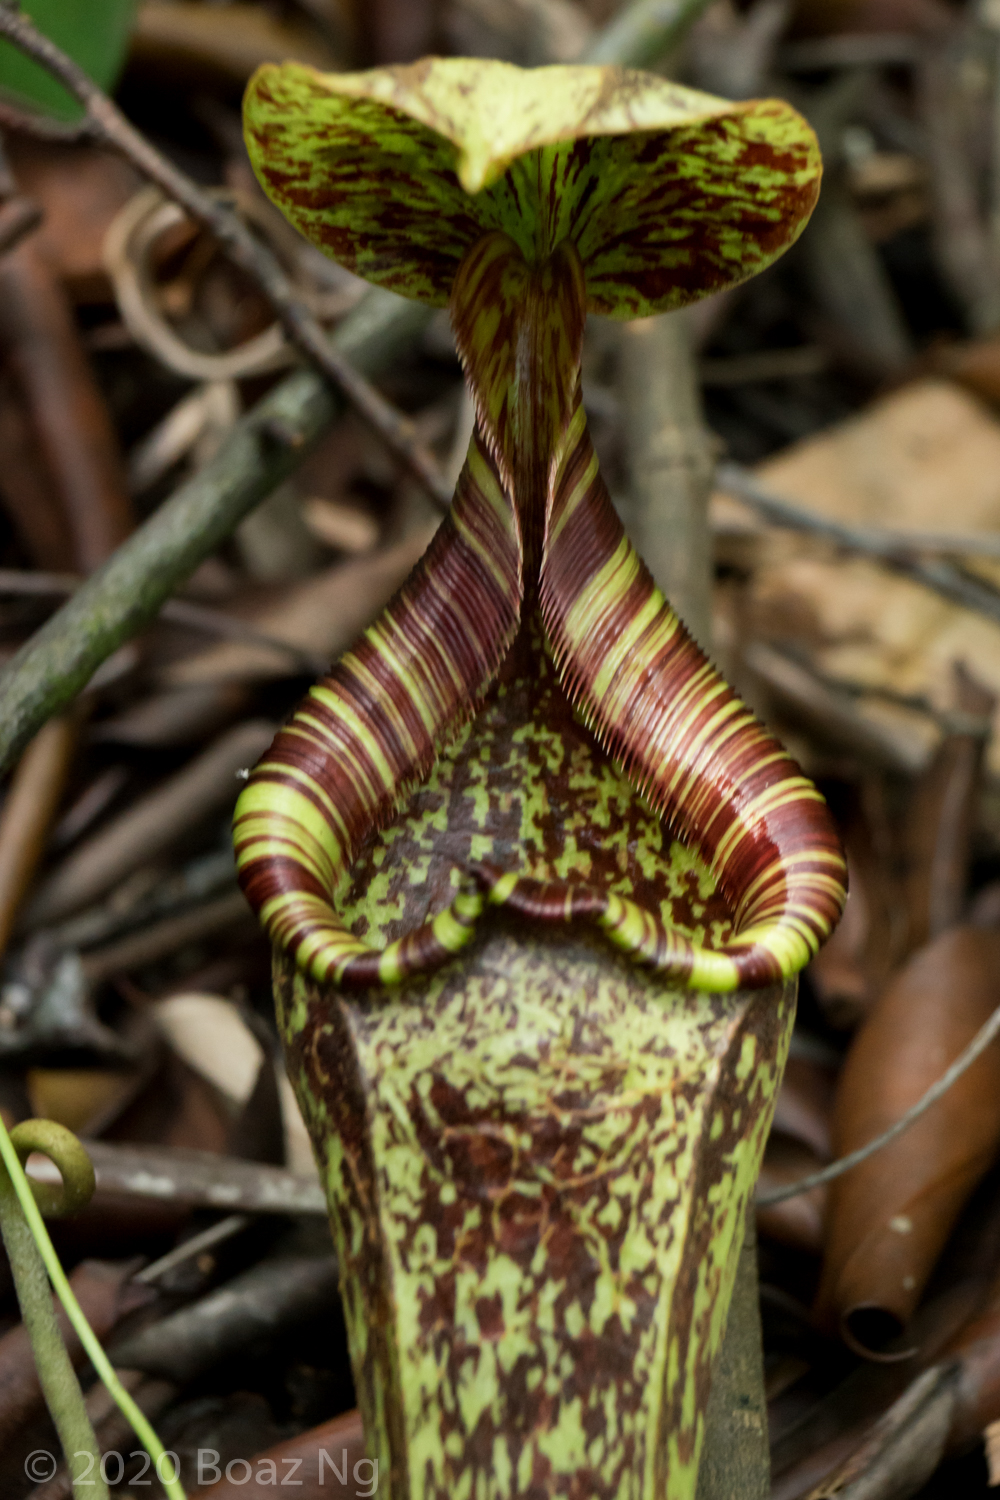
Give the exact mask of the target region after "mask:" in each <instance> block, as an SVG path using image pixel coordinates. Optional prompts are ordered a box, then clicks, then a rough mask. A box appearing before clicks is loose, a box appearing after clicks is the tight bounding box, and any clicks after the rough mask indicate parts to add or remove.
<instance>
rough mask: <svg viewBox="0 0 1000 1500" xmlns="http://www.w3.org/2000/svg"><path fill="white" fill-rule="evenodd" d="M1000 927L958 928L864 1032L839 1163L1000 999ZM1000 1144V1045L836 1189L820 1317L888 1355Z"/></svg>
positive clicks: (869, 1349)
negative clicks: (992, 930)
mask: <svg viewBox="0 0 1000 1500" xmlns="http://www.w3.org/2000/svg"><path fill="white" fill-rule="evenodd" d="M998 973H1000V933H997V932H990V931H984V930H983V929H977V928H972V927H957V928H953V929H951V930H950V931H948V932H946V933H944V934H942V936H941V937H939V938H937V939H936V940H935V941H934V942H933V943H932V944H930V945H929V946H928V947H927V948H924V949H922V950H921V951H920V952H919V953H918V954H916V956H915V957H914V958H912V959H911V960H910V962H909V963H908V964H907V965H906V966H905V968H903V969H902V970H901V971H900V972H899V974H897V975H896V977H895V978H894V979H893V980H892V982H891V983H890V984H889V986H888V988H887V989H886V990H885V991H884V993H883V994H882V996H881V997H880V999H879V1001H878V1003H877V1004H876V1006H875V1007H874V1009H873V1011H872V1013H871V1016H870V1017H869V1019H868V1021H867V1022H866V1023H865V1025H864V1027H863V1028H862V1030H861V1031H860V1032H859V1034H858V1036H857V1037H856V1038H855V1041H854V1044H853V1046H852V1048H851V1051H850V1052H849V1054H848V1057H847V1061H846V1062H845V1064H844V1069H843V1072H842V1074H841V1079H840V1085H839V1091H838V1098H837V1105H836V1111H835V1116H834V1136H833V1144H834V1149H835V1152H836V1154H837V1155H838V1156H841V1155H846V1153H848V1152H849V1151H853V1150H854V1149H855V1148H857V1147H859V1146H862V1145H864V1144H866V1143H867V1142H868V1141H870V1140H872V1139H873V1138H874V1137H875V1136H877V1135H879V1134H881V1132H882V1131H884V1130H886V1129H887V1128H888V1127H889V1126H890V1125H892V1124H893V1123H894V1122H895V1121H896V1120H898V1119H899V1118H900V1116H901V1115H902V1114H903V1113H904V1112H905V1111H906V1110H907V1109H909V1107H910V1106H911V1105H913V1104H915V1103H916V1102H917V1100H918V1099H919V1098H920V1097H921V1095H922V1094H924V1093H925V1092H926V1090H927V1089H928V1088H929V1087H930V1085H931V1084H932V1083H934V1082H935V1081H936V1079H937V1078H938V1077H940V1075H941V1073H943V1072H944V1070H945V1068H946V1067H948V1065H949V1064H950V1063H952V1062H953V1061H954V1060H955V1058H956V1057H957V1056H958V1054H959V1052H961V1051H962V1049H963V1048H964V1047H965V1046H966V1045H967V1044H968V1043H969V1042H970V1041H971V1040H972V1038H973V1036H974V1035H975V1033H976V1032H977V1031H978V1030H979V1028H980V1026H981V1025H982V1024H983V1022H984V1021H985V1020H986V1019H987V1017H988V1016H989V1015H990V1014H991V1012H992V1011H993V1010H994V1008H995V1007H996V1005H997V1003H998V1001H1000V987H998V979H997V976H998ZM998 1142H1000V1047H998V1046H991V1047H989V1048H987V1050H986V1052H985V1053H983V1055H982V1056H981V1057H980V1058H979V1059H978V1060H977V1061H976V1062H975V1063H974V1064H973V1065H972V1067H970V1068H969V1069H968V1071H967V1072H966V1073H964V1074H963V1075H962V1077H961V1078H960V1079H959V1080H958V1081H957V1082H956V1083H955V1084H954V1085H953V1086H952V1087H951V1089H949V1091H948V1092H947V1093H946V1094H945V1095H944V1097H943V1098H942V1099H941V1100H940V1101H939V1102H938V1103H937V1104H936V1105H935V1106H934V1108H933V1109H932V1110H930V1111H928V1113H927V1114H925V1115H924V1116H922V1117H921V1118H920V1119H918V1120H917V1121H916V1122H915V1123H914V1124H913V1125H912V1126H911V1127H910V1129H909V1130H907V1131H906V1132H904V1134H903V1135H901V1136H899V1137H898V1138H897V1139H896V1140H894V1141H893V1142H891V1144H889V1145H888V1146H886V1147H885V1148H884V1149H883V1150H881V1151H878V1152H876V1153H875V1155H874V1156H872V1157H870V1158H869V1159H868V1160H867V1161H864V1162H862V1163H861V1164H860V1165H859V1166H857V1167H855V1168H854V1169H853V1170H852V1171H851V1172H848V1173H846V1174H845V1175H844V1176H843V1177H841V1178H838V1179H837V1180H836V1181H835V1182H834V1183H832V1184H831V1189H830V1199H829V1211H828V1216H827V1233H826V1244H825V1249H824V1262H823V1275H822V1279H821V1284H820V1290H819V1294H818V1299H817V1313H818V1315H819V1317H820V1318H821V1319H822V1320H823V1321H825V1322H826V1323H828V1324H832V1325H835V1326H836V1325H838V1324H839V1326H840V1328H841V1331H842V1333H843V1335H844V1337H845V1338H846V1339H847V1341H848V1343H850V1344H851V1346H852V1347H853V1348H855V1349H857V1350H858V1352H860V1353H864V1354H868V1355H871V1356H872V1357H878V1355H879V1352H880V1351H882V1350H884V1349H885V1348H886V1346H887V1345H888V1344H889V1343H890V1342H891V1341H892V1340H893V1339H894V1338H895V1337H896V1336H898V1335H899V1333H900V1332H901V1330H902V1329H903V1327H904V1325H905V1323H906V1321H907V1319H908V1318H909V1316H910V1314H911V1313H912V1312H913V1309H914V1308H915V1307H916V1305H917V1303H918V1301H919V1299H920V1295H921V1292H922V1291H923V1288H924V1286H925V1285H926V1282H927V1279H928V1276H929V1275H930V1272H931V1270H932V1269H933V1267H934V1263H935V1261H936V1260H937V1257H938V1254H939V1253H940V1251H941V1249H942V1247H943V1245H944V1244H945V1242H946V1240H947V1238H948V1235H949V1234H950V1232H951V1228H952V1225H953V1224H954V1223H955V1220H956V1217H957V1215H958V1212H959V1210H960V1209H961V1207H962V1205H963V1203H964V1202H965V1201H966V1199H967V1197H968V1196H969V1193H970V1192H971V1191H972V1188H973V1187H974V1186H975V1184H976V1183H977V1182H978V1180H979V1178H980V1177H981V1176H982V1174H983V1172H984V1171H985V1170H986V1168H987V1167H988V1166H989V1164H990V1162H991V1160H992V1158H993V1155H994V1153H995V1151H996V1148H997V1144H998Z"/></svg>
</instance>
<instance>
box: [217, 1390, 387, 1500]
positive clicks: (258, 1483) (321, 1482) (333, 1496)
mask: <svg viewBox="0 0 1000 1500" xmlns="http://www.w3.org/2000/svg"><path fill="white" fill-rule="evenodd" d="M226 1469H227V1473H228V1476H229V1477H228V1478H227V1477H222V1478H220V1479H219V1481H218V1482H217V1483H216V1484H213V1485H212V1487H211V1489H207V1490H199V1491H198V1494H199V1495H200V1497H201V1500H274V1497H275V1496H277V1495H284V1494H288V1495H296V1496H297V1497H298V1500H347V1497H348V1496H350V1497H351V1500H355V1497H356V1496H359V1495H362V1496H364V1495H375V1494H377V1493H378V1488H379V1475H378V1473H377V1469H378V1465H377V1464H376V1463H375V1462H374V1460H372V1459H369V1458H366V1456H365V1433H364V1428H363V1427H362V1425H361V1413H360V1412H358V1411H346V1412H344V1413H343V1414H342V1415H341V1416H339V1417H334V1418H333V1420H332V1421H330V1422H324V1423H323V1424H322V1426H321V1427H313V1428H310V1430H309V1431H308V1432H300V1433H299V1434H298V1436H297V1437H293V1438H288V1439H287V1441H286V1442H284V1443H277V1444H276V1445H275V1447H273V1448H268V1449H267V1450H266V1452H264V1453H258V1454H257V1455H256V1457H254V1458H252V1459H249V1458H247V1459H241V1458H237V1459H234V1460H233V1461H232V1462H231V1463H229V1464H228V1465H227V1466H226ZM210 1474H211V1471H210V1470H209V1475H210ZM293 1484H294V1485H295V1486H296V1487H295V1488H294V1489H293V1488H292V1485H293Z"/></svg>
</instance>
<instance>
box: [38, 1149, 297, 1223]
mask: <svg viewBox="0 0 1000 1500" xmlns="http://www.w3.org/2000/svg"><path fill="white" fill-rule="evenodd" d="M84 1144H85V1146H86V1148H87V1155H88V1156H89V1157H90V1159H91V1161H92V1163H93V1166H94V1172H95V1174H96V1177H97V1193H98V1195H100V1194H102V1193H116V1194H117V1193H123V1194H126V1195H127V1196H128V1197H135V1198H154V1199H158V1200H159V1201H160V1202H164V1203H183V1204H185V1205H187V1206H189V1207H191V1208H215V1209H221V1210H223V1211H225V1212H226V1213H234V1214H235V1213H255V1214H310V1215H313V1214H315V1215H318V1216H319V1217H321V1218H325V1217H326V1199H325V1198H324V1196H323V1188H322V1186H321V1184H320V1182H319V1180H318V1178H314V1177H300V1176H298V1175H297V1174H296V1173H294V1172H289V1171H286V1170H285V1168H284V1167H269V1166H263V1165H261V1164H260V1163H258V1162H248V1161H237V1160H236V1159H235V1158H234V1157H230V1156H215V1155H213V1153H212V1152H210V1151H187V1150H184V1149H182V1148H180V1147H169V1146H125V1145H117V1144H114V1143H112V1142H110V1141H85V1142H84ZM31 1172H32V1180H33V1181H35V1182H43V1181H52V1182H54V1181H55V1180H56V1170H55V1168H54V1167H51V1168H50V1167H48V1166H47V1165H46V1164H45V1163H40V1164H39V1167H38V1170H37V1171H36V1169H35V1165H34V1163H32V1168H31Z"/></svg>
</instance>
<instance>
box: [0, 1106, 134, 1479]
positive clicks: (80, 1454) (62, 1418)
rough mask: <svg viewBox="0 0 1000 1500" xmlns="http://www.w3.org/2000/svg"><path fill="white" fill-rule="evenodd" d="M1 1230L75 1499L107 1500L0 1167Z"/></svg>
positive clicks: (39, 1273)
mask: <svg viewBox="0 0 1000 1500" xmlns="http://www.w3.org/2000/svg"><path fill="white" fill-rule="evenodd" d="M0 1128H2V1121H0ZM4 1134H6V1132H4ZM19 1165H20V1164H19ZM29 1191H30V1190H29ZM0 1233H2V1235H3V1242H4V1246H5V1247H6V1250H7V1258H8V1260H9V1261H10V1269H11V1275H12V1276H13V1278H14V1290H15V1291H16V1292H17V1300H18V1303H19V1304H20V1308H21V1317H22V1318H23V1320H24V1326H25V1328H26V1329H27V1330H28V1337H29V1338H30V1340H31V1349H32V1353H33V1354H34V1356H35V1366H36V1368H37V1370H38V1379H39V1382H40V1384H41V1387H42V1391H43V1393H44V1396H45V1401H46V1404H47V1406H48V1408H49V1412H50V1414H51V1416H52V1421H53V1422H54V1424H55V1429H56V1432H57V1433H58V1434H59V1441H60V1443H61V1444H62V1448H63V1452H64V1454H65V1455H66V1463H67V1466H68V1468H69V1471H70V1474H71V1475H72V1476H73V1494H74V1495H75V1496H76V1500H83V1497H84V1496H86V1495H90V1496H92V1497H93V1500H108V1487H107V1485H106V1484H105V1482H104V1480H103V1478H102V1477H101V1452H100V1448H99V1447H98V1443H97V1438H96V1437H95V1436H94V1429H93V1426H92V1425H91V1421H90V1418H89V1416H88V1415H87V1408H86V1406H85V1405H84V1400H83V1392H82V1391H81V1390H80V1382H79V1381H78V1380H77V1378H76V1371H75V1370H74V1369H73V1364H72V1361H71V1360H70V1357H69V1354H68V1353H67V1351H66V1345H65V1343H64V1342H63V1337H62V1333H61V1332H60V1330H59V1324H58V1322H57V1320H56V1314H55V1309H54V1308H53V1306H52V1291H51V1288H50V1287H49V1280H48V1277H47V1276H46V1274H45V1266H44V1264H43V1261H42V1257H41V1255H40V1254H39V1250H38V1246H37V1245H36V1244H35V1240H34V1236H33V1234H32V1232H31V1228H30V1226H29V1225H28V1222H27V1220H26V1218H25V1216H24V1213H23V1212H22V1210H21V1207H20V1204H19V1202H18V1197H17V1192H16V1190H15V1188H14V1185H13V1183H12V1182H11V1180H10V1178H9V1176H8V1175H7V1173H6V1172H3V1171H0ZM88 1458H89V1460H90V1462H89V1464H88V1463H87V1459H88ZM91 1476H92V1477H91Z"/></svg>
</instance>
